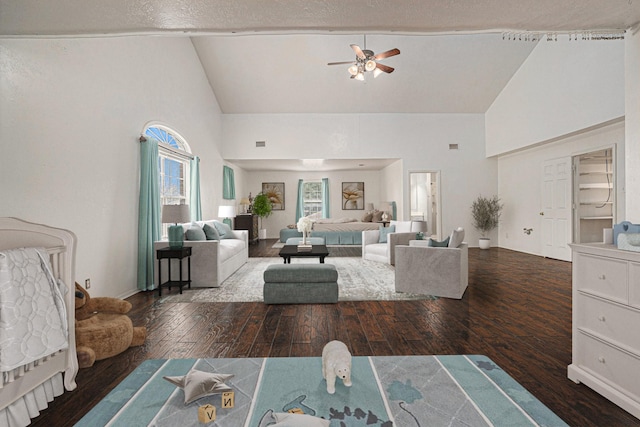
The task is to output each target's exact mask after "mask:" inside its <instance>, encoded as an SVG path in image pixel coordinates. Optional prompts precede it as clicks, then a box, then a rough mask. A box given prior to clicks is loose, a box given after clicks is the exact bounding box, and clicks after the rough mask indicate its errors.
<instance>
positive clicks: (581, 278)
mask: <svg viewBox="0 0 640 427" xmlns="http://www.w3.org/2000/svg"><path fill="white" fill-rule="evenodd" d="M571 248H572V249H573V265H572V269H573V271H572V273H573V342H572V354H573V357H572V363H571V365H569V368H568V376H569V378H570V379H571V380H573V381H575V382H576V383H584V384H586V385H587V386H589V387H591V388H592V389H593V390H595V391H597V392H598V393H600V394H601V395H603V396H604V397H606V398H607V399H609V400H611V401H612V402H614V403H616V404H617V405H618V406H620V407H621V408H623V409H625V410H627V411H628V412H630V413H631V414H633V415H634V416H635V417H638V418H640V252H631V251H622V250H619V249H617V248H616V247H615V246H613V245H606V244H602V243H590V244H573V245H571Z"/></svg>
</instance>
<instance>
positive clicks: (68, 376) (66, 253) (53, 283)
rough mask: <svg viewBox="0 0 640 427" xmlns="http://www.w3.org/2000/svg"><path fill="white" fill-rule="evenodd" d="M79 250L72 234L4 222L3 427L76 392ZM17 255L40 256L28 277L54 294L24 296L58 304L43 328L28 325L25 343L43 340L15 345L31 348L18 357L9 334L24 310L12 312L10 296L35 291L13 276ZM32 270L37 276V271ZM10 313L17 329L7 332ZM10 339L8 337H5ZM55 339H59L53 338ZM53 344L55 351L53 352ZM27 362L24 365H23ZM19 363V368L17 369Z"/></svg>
mask: <svg viewBox="0 0 640 427" xmlns="http://www.w3.org/2000/svg"><path fill="white" fill-rule="evenodd" d="M75 250H76V236H75V235H74V234H73V233H72V232H70V231H67V230H63V229H59V228H53V227H49V226H46V225H41V224H34V223H30V222H26V221H23V220H20V219H17V218H0V287H1V288H0V289H2V292H1V293H0V344H1V345H0V371H2V383H1V384H0V425H2V426H9V427H15V426H26V425H28V424H30V423H31V419H32V418H35V417H37V416H38V415H39V413H40V411H42V410H44V409H45V408H47V406H48V403H49V402H51V401H53V399H54V398H55V397H57V396H59V395H61V394H62V393H64V392H65V390H66V391H71V390H74V389H75V388H76V382H75V377H76V374H77V372H78V361H77V357H76V346H75V328H74V325H75V317H74V314H75V305H74V304H75V300H74V295H75V294H74V284H75ZM16 254H25V257H24V259H29V257H30V256H33V257H35V256H38V262H37V265H36V264H29V265H27V267H28V268H29V269H31V272H30V276H31V275H33V276H35V277H39V278H40V281H41V282H42V285H43V286H44V287H45V288H46V290H47V292H48V293H50V294H51V295H45V294H47V292H44V291H42V290H40V291H39V292H38V293H37V294H39V295H38V296H35V294H36V293H34V292H32V293H29V294H27V293H25V295H29V296H30V297H33V298H30V299H33V300H36V299H37V300H38V302H37V305H41V304H42V303H44V304H47V303H49V304H53V305H54V306H55V308H53V307H51V308H48V309H46V313H47V316H45V318H46V319H47V321H46V322H45V326H38V325H39V322H37V321H35V320H34V319H32V320H31V321H30V322H29V323H30V324H31V325H32V326H31V328H29V329H30V331H29V333H28V334H24V333H23V331H21V332H20V333H21V336H22V337H23V338H21V339H22V340H23V341H26V340H31V338H25V337H26V336H28V335H29V334H31V335H32V336H33V335H34V334H35V335H38V334H40V337H41V341H42V342H41V343H39V345H32V344H33V343H32V342H31V341H29V343H26V342H22V343H17V344H18V345H22V346H23V347H28V349H29V351H26V350H25V353H29V354H27V355H26V356H23V355H21V356H19V357H17V356H13V355H12V354H11V353H10V350H11V349H12V347H11V346H10V345H8V344H7V343H8V342H11V341H16V339H15V338H13V337H11V334H12V333H13V334H15V333H16V332H11V329H19V327H20V326H21V325H22V324H21V323H19V322H18V321H17V319H19V316H18V315H17V314H16V312H18V311H20V310H11V307H12V306H11V305H9V304H14V306H15V305H16V303H15V298H14V301H10V300H11V296H10V294H11V293H12V292H13V293H16V292H17V293H18V294H19V293H20V292H21V291H24V290H25V289H32V288H31V283H30V284H29V286H24V283H25V282H24V280H29V279H24V278H23V277H21V278H20V279H21V280H20V281H18V280H16V279H15V277H16V274H15V273H13V274H12V273H11V272H12V271H14V270H15V269H16V268H22V266H20V265H18V263H17V262H16V259H18V258H17V256H16ZM47 261H48V264H47ZM16 265H18V267H16ZM25 265H26V264H25ZM34 265H35V267H34ZM27 267H24V268H27ZM34 270H35V271H36V272H35V273H33V271H34ZM35 281H36V282H37V281H38V280H35ZM18 282H19V283H20V286H21V287H20V288H19V290H18V291H10V292H8V291H7V289H8V288H7V287H8V286H12V285H11V284H12V283H18ZM34 286H40V284H34ZM34 289H35V287H34ZM65 289H66V291H65ZM32 294H33V295H32ZM40 294H41V295H44V296H40ZM23 299H24V298H23ZM50 299H51V301H50ZM34 305H35V304H34ZM7 307H9V308H7ZM52 313H53V314H52ZM11 315H13V319H14V320H16V321H15V322H14V325H13V327H11V328H7V327H5V326H6V325H7V324H11V323H12V321H11V319H12V318H11V317H10V316H11ZM32 317H36V316H35V315H33V316H32ZM56 328H57V329H56ZM31 329H33V331H31ZM8 336H9V337H10V338H7V337H8ZM54 337H59V338H58V339H54ZM45 341H46V342H45ZM27 344H29V346H27ZM54 345H55V346H56V347H55V348H56V349H55V350H54V351H53V352H51V351H52V350H51V348H52V347H53V346H54ZM49 352H51V353H49ZM40 353H42V354H43V355H41V354H40ZM32 359H33V360H32ZM23 362H26V363H24V364H21V363H23ZM17 364H20V365H19V366H16V367H13V366H14V365H17ZM9 368H11V369H9Z"/></svg>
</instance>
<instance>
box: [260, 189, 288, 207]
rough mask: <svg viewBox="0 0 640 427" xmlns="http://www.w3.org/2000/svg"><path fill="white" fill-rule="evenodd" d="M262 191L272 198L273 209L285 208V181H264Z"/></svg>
mask: <svg viewBox="0 0 640 427" xmlns="http://www.w3.org/2000/svg"><path fill="white" fill-rule="evenodd" d="M262 192H263V193H264V194H266V195H267V197H268V198H269V200H271V209H272V210H274V211H283V210H284V182H263V183H262Z"/></svg>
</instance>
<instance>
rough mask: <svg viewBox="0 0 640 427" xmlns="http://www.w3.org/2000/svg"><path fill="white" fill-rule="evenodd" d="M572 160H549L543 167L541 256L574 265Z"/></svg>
mask: <svg viewBox="0 0 640 427" xmlns="http://www.w3.org/2000/svg"><path fill="white" fill-rule="evenodd" d="M572 177H573V174H572V169H571V157H562V158H559V159H553V160H547V161H545V162H544V164H543V166H542V210H541V211H540V219H541V221H540V223H541V229H542V255H543V256H545V257H547V258H555V259H560V260H563V261H571V248H570V247H569V243H571V230H572V228H571V218H572V210H571V194H572V193H571V183H572V181H573V180H572Z"/></svg>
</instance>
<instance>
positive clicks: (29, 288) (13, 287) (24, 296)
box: [0, 248, 69, 372]
mask: <svg viewBox="0 0 640 427" xmlns="http://www.w3.org/2000/svg"><path fill="white" fill-rule="evenodd" d="M60 286H62V287H64V284H63V283H62V282H61V281H59V282H56V280H55V278H54V276H53V274H52V272H51V266H50V264H49V255H48V254H47V252H46V250H45V249H43V248H20V249H9V250H5V251H0V371H2V372H8V371H11V370H13V369H15V368H18V367H20V366H23V365H27V364H29V363H32V362H35V361H38V360H39V359H41V358H43V357H45V356H48V355H50V354H53V353H55V352H57V351H59V350H64V349H66V348H68V346H69V344H68V336H67V313H66V307H65V304H64V298H63V295H62V292H63V291H66V289H63V290H62V291H61V289H60Z"/></svg>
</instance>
